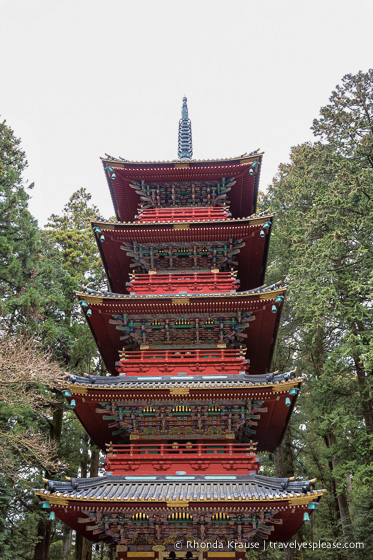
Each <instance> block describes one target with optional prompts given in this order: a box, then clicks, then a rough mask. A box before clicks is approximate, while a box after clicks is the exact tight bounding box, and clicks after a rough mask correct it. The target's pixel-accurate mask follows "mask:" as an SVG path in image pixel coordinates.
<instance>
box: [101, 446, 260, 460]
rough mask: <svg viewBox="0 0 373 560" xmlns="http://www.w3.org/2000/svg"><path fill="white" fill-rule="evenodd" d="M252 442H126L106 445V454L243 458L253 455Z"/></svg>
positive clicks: (113, 455)
mask: <svg viewBox="0 0 373 560" xmlns="http://www.w3.org/2000/svg"><path fill="white" fill-rule="evenodd" d="M255 447H256V444H254V443H252V442H251V443H249V444H248V443H229V444H227V445H224V444H221V445H219V444H217V445H214V444H207V443H206V444H202V443H201V444H199V443H198V444H195V443H174V444H160V445H151V444H150V445H144V444H142V445H141V444H128V445H120V444H117V445H112V444H111V445H108V446H107V454H108V457H110V459H113V458H116V457H117V459H120V456H124V455H125V456H126V457H128V456H129V457H134V458H137V457H138V458H141V459H145V458H149V459H154V456H155V455H157V456H158V457H163V458H168V457H170V458H172V459H183V458H185V459H189V458H196V457H206V458H208V459H214V458H215V459H219V460H222V459H224V458H237V459H240V458H243V457H255Z"/></svg>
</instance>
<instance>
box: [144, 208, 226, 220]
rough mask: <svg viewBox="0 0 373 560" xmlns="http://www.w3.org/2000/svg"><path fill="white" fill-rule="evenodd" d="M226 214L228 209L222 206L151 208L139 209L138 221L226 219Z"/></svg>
mask: <svg viewBox="0 0 373 560" xmlns="http://www.w3.org/2000/svg"><path fill="white" fill-rule="evenodd" d="M228 216H229V213H228V211H227V210H226V209H225V208H222V207H212V206H206V207H204V206H202V207H186V208H154V209H153V208H152V209H146V210H141V211H140V212H139V221H140V222H142V223H146V222H192V221H199V220H201V221H211V220H226V219H227V218H228Z"/></svg>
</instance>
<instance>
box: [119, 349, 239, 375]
mask: <svg viewBox="0 0 373 560" xmlns="http://www.w3.org/2000/svg"><path fill="white" fill-rule="evenodd" d="M247 369H248V364H247V360H246V359H245V351H244V350H243V349H242V348H241V349H237V350H220V349H219V348H217V349H215V350H157V351H155V350H153V351H150V350H140V351H139V352H135V351H133V350H132V351H131V350H130V351H129V352H125V351H124V352H123V353H122V357H121V359H120V360H119V362H118V363H117V367H116V370H117V371H118V373H120V374H123V375H126V376H136V377H138V376H157V375H177V376H179V377H178V379H180V376H193V375H218V376H221V374H224V375H232V374H236V375H237V374H238V373H240V372H243V373H245V372H246V370H247Z"/></svg>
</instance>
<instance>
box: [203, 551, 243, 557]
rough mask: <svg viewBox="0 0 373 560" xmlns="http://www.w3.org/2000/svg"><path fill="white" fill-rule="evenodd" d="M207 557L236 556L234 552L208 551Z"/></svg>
mask: <svg viewBox="0 0 373 560" xmlns="http://www.w3.org/2000/svg"><path fill="white" fill-rule="evenodd" d="M207 558H236V553H235V552H208V553H207Z"/></svg>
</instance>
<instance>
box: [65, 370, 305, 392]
mask: <svg viewBox="0 0 373 560" xmlns="http://www.w3.org/2000/svg"><path fill="white" fill-rule="evenodd" d="M295 372H296V370H293V371H290V372H286V373H281V374H279V375H275V374H274V373H265V374H262V375H248V374H246V373H239V374H237V375H233V374H231V375H188V376H187V375H184V376H181V375H179V376H178V375H172V376H166V375H157V376H139V377H137V376H128V377H126V376H124V375H119V376H97V375H89V376H88V377H79V376H76V375H69V377H67V379H66V380H69V381H70V382H71V383H73V384H77V385H90V386H95V387H97V388H123V389H125V388H129V387H131V388H136V387H139V388H142V389H143V388H145V387H149V388H152V389H153V388H156V389H161V388H163V387H165V388H169V387H189V388H199V387H201V388H206V387H207V388H224V387H232V388H233V387H237V388H240V387H242V388H243V387H248V386H251V385H252V386H255V385H262V386H263V385H264V386H265V385H268V386H269V387H270V386H273V385H275V384H277V383H285V382H287V381H290V380H292V381H293V382H295V381H298V382H299V381H301V378H296V376H295Z"/></svg>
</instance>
